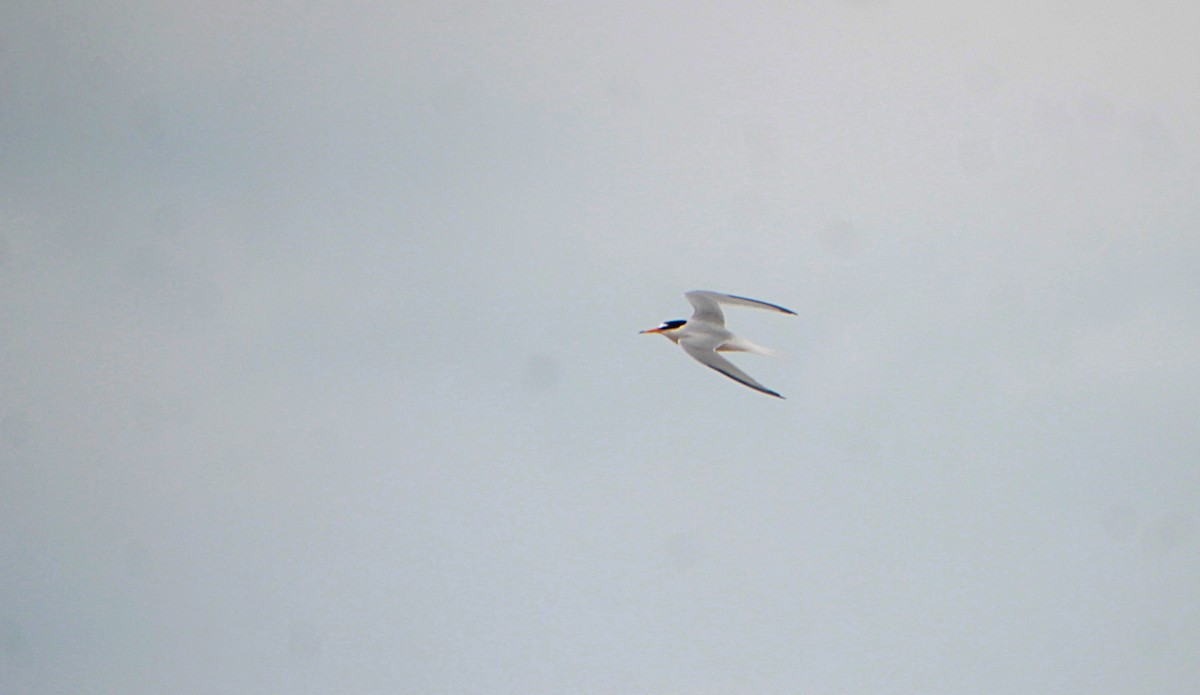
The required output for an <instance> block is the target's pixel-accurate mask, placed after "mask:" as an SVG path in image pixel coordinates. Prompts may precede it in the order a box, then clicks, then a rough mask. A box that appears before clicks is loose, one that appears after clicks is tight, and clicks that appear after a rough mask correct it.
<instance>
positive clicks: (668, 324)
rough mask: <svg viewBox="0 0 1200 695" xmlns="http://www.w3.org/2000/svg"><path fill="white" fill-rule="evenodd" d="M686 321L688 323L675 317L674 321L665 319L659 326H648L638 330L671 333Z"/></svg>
mask: <svg viewBox="0 0 1200 695" xmlns="http://www.w3.org/2000/svg"><path fill="white" fill-rule="evenodd" d="M685 323H687V321H684V320H683V319H675V320H673V321H663V323H662V325H661V326H659V327H658V328H647V329H646V330H644V331H638V332H639V333H670V332H671V331H674V330H678V329H679V328H681V327H682V326H683V324H685Z"/></svg>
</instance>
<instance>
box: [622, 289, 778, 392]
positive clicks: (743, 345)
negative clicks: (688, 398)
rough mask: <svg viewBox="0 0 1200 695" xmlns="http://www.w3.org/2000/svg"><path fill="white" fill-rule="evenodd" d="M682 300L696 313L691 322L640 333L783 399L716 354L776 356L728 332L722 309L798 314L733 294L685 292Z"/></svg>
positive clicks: (664, 324)
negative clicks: (655, 335) (655, 336)
mask: <svg viewBox="0 0 1200 695" xmlns="http://www.w3.org/2000/svg"><path fill="white" fill-rule="evenodd" d="M683 296H684V297H687V300H688V301H689V302H691V303H692V306H693V307H695V309H696V311H695V312H694V313H692V318H690V319H688V320H686V321H684V320H682V319H675V320H673V321H664V322H663V324H662V325H661V326H659V327H657V328H647V329H646V330H644V331H641V332H642V333H659V334H661V335H663V336H665V337H666V338H667V339H669V340H670V341H671V342H672V343H675V344H676V345H678V346H679V347H681V348H683V351H684V352H686V353H687V354H688V355H691V357H692V359H694V360H696V361H697V362H699V363H700V364H702V365H704V366H705V367H709V368H711V369H715V370H717V371H718V372H720V373H722V374H724V375H725V376H727V377H729V378H730V379H733V380H734V381H736V382H738V383H739V384H743V385H745V386H749V387H750V388H752V389H754V390H755V391H761V392H763V393H765V394H767V395H769V396H775V397H776V398H783V396H781V395H779V394H778V393H776V392H774V391H772V390H771V389H769V388H767V387H766V386H763V385H762V384H760V383H758V382H757V381H755V380H754V379H752V378H750V375H749V374H747V373H745V372H743V371H742V370H740V369H738V368H737V367H735V366H734V365H733V363H732V362H730V361H729V360H727V359H725V358H724V357H721V356H720V355H718V354H717V353H718V352H753V353H756V354H759V355H774V354H775V353H774V352H773V351H772V350H769V349H767V348H765V347H762V346H760V345H755V344H754V343H752V342H750V341H749V340H746V339H745V338H740V337H738V336H736V335H734V334H733V333H730V332H729V331H728V330H726V328H725V314H723V313H722V312H721V305H722V304H728V305H729V306H748V307H753V308H755V309H767V310H768V311H778V312H779V313H781V314H791V315H792V316H795V315H796V312H794V311H792V310H791V309H784V308H783V307H781V306H777V305H775V304H768V303H767V302H760V301H758V300H757V299H748V298H746V297H736V296H734V295H732V294H721V293H720V292H708V291H705V290H695V291H692V292H685V293H684V295H683Z"/></svg>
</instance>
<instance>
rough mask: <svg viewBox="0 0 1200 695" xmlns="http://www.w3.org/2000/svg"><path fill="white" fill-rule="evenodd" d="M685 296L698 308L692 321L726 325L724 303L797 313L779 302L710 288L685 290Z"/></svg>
mask: <svg viewBox="0 0 1200 695" xmlns="http://www.w3.org/2000/svg"><path fill="white" fill-rule="evenodd" d="M683 296H684V297H687V300H688V301H689V302H691V303H692V306H693V307H695V308H696V312H695V313H694V314H692V319H691V320H692V321H711V322H713V323H717V324H721V325H725V315H724V314H723V313H721V305H722V304H728V305H730V306H748V307H751V308H754V309H766V310H767V311H778V312H780V313H783V314H791V315H793V316H795V315H796V312H794V311H792V310H791V309H785V308H783V307H781V306H779V305H777V304H769V303H767V302H760V301H758V300H757V299H750V298H748V297H738V296H736V295H732V294H722V293H720V292H710V291H708V290H692V291H691V292H684V293H683Z"/></svg>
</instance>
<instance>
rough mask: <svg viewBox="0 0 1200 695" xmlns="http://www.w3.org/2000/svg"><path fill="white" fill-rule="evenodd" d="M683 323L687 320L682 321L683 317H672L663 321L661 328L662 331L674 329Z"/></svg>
mask: <svg viewBox="0 0 1200 695" xmlns="http://www.w3.org/2000/svg"><path fill="white" fill-rule="evenodd" d="M685 323H687V321H684V320H683V319H673V320H671V321H663V325H662V329H663V330H664V331H670V330H674V329H676V328H679V327H680V326H682V325H683V324H685Z"/></svg>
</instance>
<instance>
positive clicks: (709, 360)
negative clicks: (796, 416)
mask: <svg viewBox="0 0 1200 695" xmlns="http://www.w3.org/2000/svg"><path fill="white" fill-rule="evenodd" d="M689 294H691V293H690V292H689ZM751 301H752V300H751ZM679 347H681V348H683V351H684V352H686V353H687V354H688V355H691V357H692V359H694V360H696V361H697V362H699V363H700V364H702V365H704V366H705V367H709V368H710V369H715V370H717V371H718V372H720V373H722V374H724V375H725V376H727V377H729V378H730V379H733V380H734V381H736V382H738V383H739V384H742V385H744V386H749V387H750V388H752V389H754V390H755V391H761V392H762V393H765V394H767V395H768V396H774V397H776V398H783V396H781V395H779V394H778V393H775V392H774V391H772V390H771V389H769V388H767V387H766V386H763V385H762V384H760V383H758V382H757V381H755V380H754V379H752V378H751V377H750V375H749V374H747V373H745V372H743V371H742V370H740V369H738V368H737V367H735V366H734V364H733V363H732V362H730V361H729V360H727V359H725V358H724V357H721V356H720V355H718V354H717V350H716V347H717V344H716V342H715V341H712V340H705V339H703V338H684V339H683V340H680V341H679Z"/></svg>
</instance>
